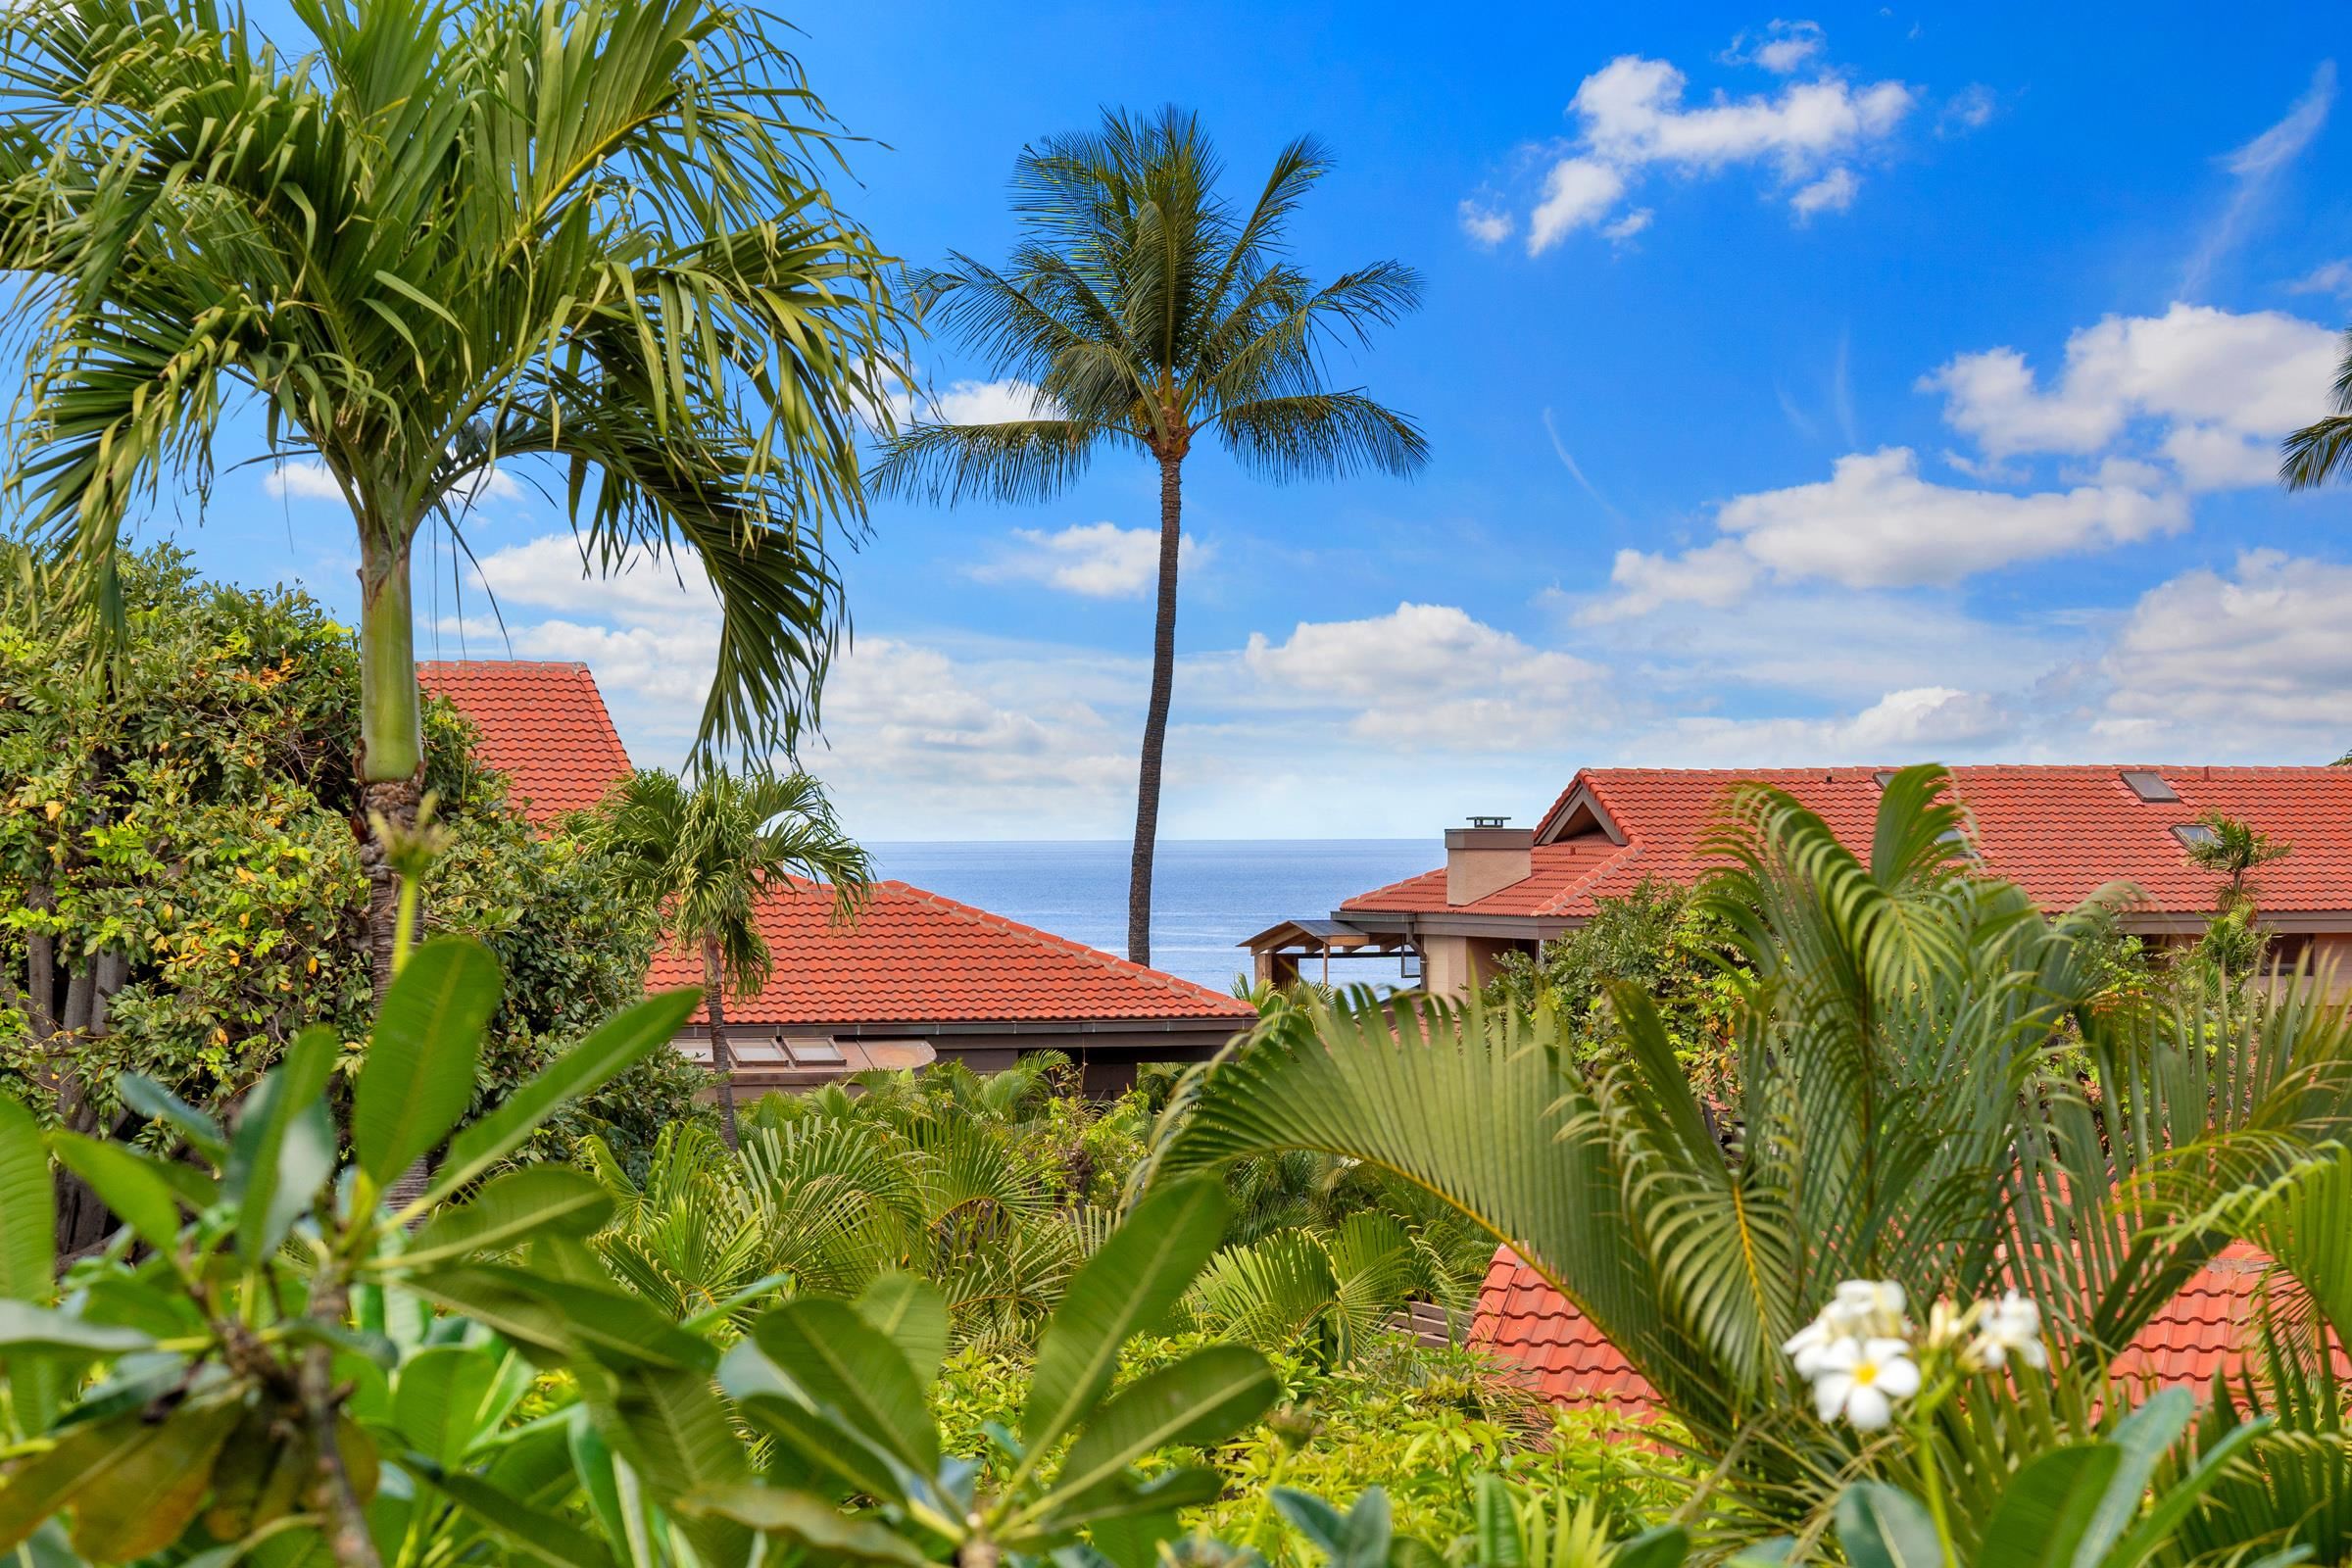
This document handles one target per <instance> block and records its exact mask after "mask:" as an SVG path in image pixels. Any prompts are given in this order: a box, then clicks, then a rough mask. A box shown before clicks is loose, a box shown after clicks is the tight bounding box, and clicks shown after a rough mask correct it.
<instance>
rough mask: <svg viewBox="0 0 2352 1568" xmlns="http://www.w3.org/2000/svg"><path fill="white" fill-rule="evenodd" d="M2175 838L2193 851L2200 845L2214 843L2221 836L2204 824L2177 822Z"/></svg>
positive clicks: (2174, 828)
mask: <svg viewBox="0 0 2352 1568" xmlns="http://www.w3.org/2000/svg"><path fill="white" fill-rule="evenodd" d="M2173 837H2175V838H2177V839H2179V840H2180V842H2181V843H2182V844H2184V845H2186V846H2187V847H2188V848H2190V849H2192V850H2193V849H2195V848H2196V847H2197V846H2198V845H2200V844H2211V843H2213V842H2214V841H2215V840H2216V839H2219V838H2220V837H2221V835H2220V834H2219V833H2216V832H2215V831H2214V830H2213V829H2211V828H2209V827H2207V826H2206V825H2205V824H2204V823H2202V822H2175V823H2174V824H2173Z"/></svg>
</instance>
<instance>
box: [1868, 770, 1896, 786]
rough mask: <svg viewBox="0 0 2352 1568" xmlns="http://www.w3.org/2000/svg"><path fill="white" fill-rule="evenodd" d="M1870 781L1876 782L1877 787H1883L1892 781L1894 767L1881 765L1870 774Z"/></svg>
mask: <svg viewBox="0 0 2352 1568" xmlns="http://www.w3.org/2000/svg"><path fill="white" fill-rule="evenodd" d="M1870 781H1871V782H1872V783H1873V784H1876V785H1877V786H1878V787H1879V788H1881V789H1885V788H1886V787H1887V785H1889V784H1891V783H1893V782H1894V769H1893V768H1891V767H1882V768H1880V769H1879V770H1878V771H1877V772H1876V773H1873V774H1871V775H1870Z"/></svg>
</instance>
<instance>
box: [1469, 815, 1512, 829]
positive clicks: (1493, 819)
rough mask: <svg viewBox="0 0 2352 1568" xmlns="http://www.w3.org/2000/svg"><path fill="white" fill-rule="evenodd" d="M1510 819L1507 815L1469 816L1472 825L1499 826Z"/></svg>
mask: <svg viewBox="0 0 2352 1568" xmlns="http://www.w3.org/2000/svg"><path fill="white" fill-rule="evenodd" d="M1509 820H1510V818H1509V817H1507V816H1477V815H1473V816H1472V817H1471V818H1470V825H1471V826H1472V827H1500V826H1502V825H1503V824H1504V823H1505V822H1508V821H1509Z"/></svg>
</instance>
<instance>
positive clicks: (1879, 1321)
mask: <svg viewBox="0 0 2352 1568" xmlns="http://www.w3.org/2000/svg"><path fill="white" fill-rule="evenodd" d="M1822 1315H1823V1316H1825V1317H1828V1318H1830V1319H1831V1320H1832V1321H1833V1322H1834V1323H1836V1324H1837V1325H1838V1327H1840V1328H1842V1329H1844V1331H1845V1332H1846V1333H1847V1334H1850V1335H1858V1336H1861V1337H1863V1338H1866V1339H1870V1338H1877V1339H1891V1338H1893V1337H1894V1336H1896V1335H1898V1334H1901V1333H1902V1332H1903V1331H1904V1330H1905V1328H1907V1327H1908V1325H1907V1324H1906V1323H1905V1322H1904V1321H1903V1288H1902V1287H1901V1286H1900V1285H1897V1284H1895V1283H1894V1281H1892V1280H1847V1281H1845V1282H1844V1283H1843V1284H1841V1285H1839V1286H1838V1294H1837V1295H1836V1296H1834V1297H1832V1298H1831V1299H1830V1304H1829V1305H1828V1306H1826V1307H1824V1308H1823V1309H1822Z"/></svg>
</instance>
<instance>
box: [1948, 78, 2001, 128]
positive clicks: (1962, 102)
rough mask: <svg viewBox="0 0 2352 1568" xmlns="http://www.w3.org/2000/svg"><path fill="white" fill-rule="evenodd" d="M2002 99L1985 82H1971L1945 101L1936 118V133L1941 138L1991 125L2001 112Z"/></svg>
mask: <svg viewBox="0 0 2352 1568" xmlns="http://www.w3.org/2000/svg"><path fill="white" fill-rule="evenodd" d="M2000 107H2001V103H2000V99H1999V98H1998V97H1996V96H1995V95H1994V93H1993V90H1992V89H1991V88H1990V87H1987V86H1985V84H1984V83H1983V82H1981V81H1980V82H1971V83H1970V84H1969V85H1968V86H1966V87H1963V88H1961V89H1960V90H1959V91H1958V92H1956V93H1954V94H1953V95H1952V96H1951V97H1950V98H1948V99H1946V100H1945V101H1944V105H1943V108H1942V110H1941V111H1940V112H1938V113H1937V115H1936V134H1937V135H1940V136H1953V135H1960V134H1963V133H1965V132H1968V131H1972V130H1977V129H1980V128H1982V127H1983V126H1985V125H1986V124H1989V123H1991V121H1992V117H1993V116H1994V115H1995V114H1996V113H1998V112H1999V110H2000Z"/></svg>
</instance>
